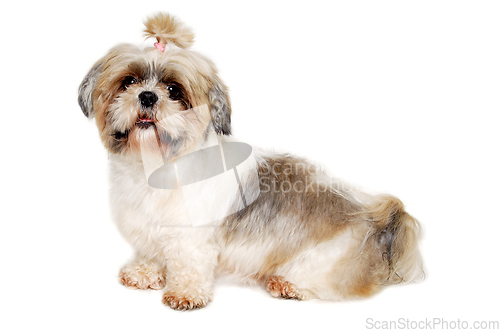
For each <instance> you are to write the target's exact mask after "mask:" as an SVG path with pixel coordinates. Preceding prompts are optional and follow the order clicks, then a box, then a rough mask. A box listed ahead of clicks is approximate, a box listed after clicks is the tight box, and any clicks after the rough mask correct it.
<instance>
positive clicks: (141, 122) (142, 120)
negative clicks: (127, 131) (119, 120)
mask: <svg viewBox="0 0 500 333" xmlns="http://www.w3.org/2000/svg"><path fill="white" fill-rule="evenodd" d="M135 126H137V127H138V128H149V127H151V126H155V121H154V119H152V118H151V117H149V116H148V115H144V114H141V115H139V117H138V118H137V121H136V122H135Z"/></svg>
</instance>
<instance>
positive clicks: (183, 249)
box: [163, 228, 219, 310]
mask: <svg viewBox="0 0 500 333" xmlns="http://www.w3.org/2000/svg"><path fill="white" fill-rule="evenodd" d="M212 235H213V229H212V228H186V229H185V230H183V232H182V233H181V237H178V238H177V239H176V240H175V243H174V244H169V246H168V247H167V248H166V249H165V257H166V258H167V263H166V265H167V279H166V280H167V284H166V286H165V289H164V294H163V303H164V304H165V305H168V306H170V307H171V308H172V309H175V310H190V309H196V308H202V307H204V306H205V305H207V303H208V302H209V301H210V300H211V298H212V289H213V282H214V272H215V266H216V265H217V257H218V253H219V249H218V247H217V246H216V245H215V243H214V242H213V237H212Z"/></svg>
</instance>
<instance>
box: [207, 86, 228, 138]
mask: <svg viewBox="0 0 500 333" xmlns="http://www.w3.org/2000/svg"><path fill="white" fill-rule="evenodd" d="M209 98H210V113H211V116H212V123H213V125H214V129H215V132H216V133H217V134H223V135H231V102H230V100H229V94H228V89H227V87H226V85H225V84H224V83H222V81H221V80H220V79H219V78H218V77H217V76H215V77H214V80H213V84H212V88H210V92H209Z"/></svg>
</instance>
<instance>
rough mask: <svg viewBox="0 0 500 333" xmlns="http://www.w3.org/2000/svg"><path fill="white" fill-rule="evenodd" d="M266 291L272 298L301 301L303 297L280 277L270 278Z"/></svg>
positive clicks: (291, 284) (292, 285)
mask: <svg viewBox="0 0 500 333" xmlns="http://www.w3.org/2000/svg"><path fill="white" fill-rule="evenodd" d="M266 289H267V291H268V292H269V293H270V294H271V296H273V297H281V298H287V299H297V300H303V299H305V297H304V296H303V295H302V294H301V293H300V292H299V290H298V288H297V287H296V286H295V285H294V284H293V283H290V282H288V281H286V280H285V278H283V277H282V276H271V277H270V278H269V280H267V283H266Z"/></svg>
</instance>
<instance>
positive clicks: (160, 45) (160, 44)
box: [155, 43, 165, 52]
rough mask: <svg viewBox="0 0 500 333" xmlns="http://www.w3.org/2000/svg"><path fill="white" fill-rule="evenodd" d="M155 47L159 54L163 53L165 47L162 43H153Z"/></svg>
mask: <svg viewBox="0 0 500 333" xmlns="http://www.w3.org/2000/svg"><path fill="white" fill-rule="evenodd" d="M155 47H156V48H157V49H158V50H160V51H161V52H165V45H163V44H162V43H155Z"/></svg>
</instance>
